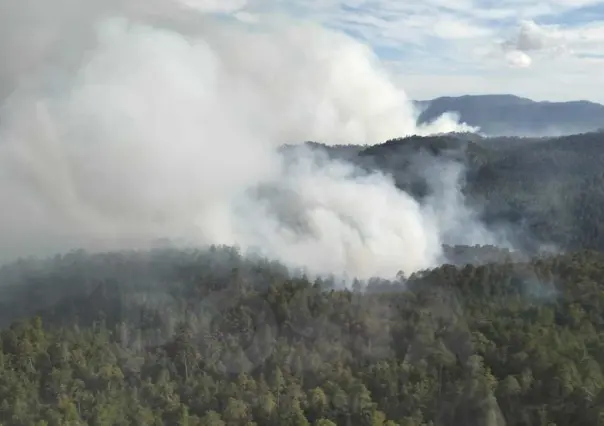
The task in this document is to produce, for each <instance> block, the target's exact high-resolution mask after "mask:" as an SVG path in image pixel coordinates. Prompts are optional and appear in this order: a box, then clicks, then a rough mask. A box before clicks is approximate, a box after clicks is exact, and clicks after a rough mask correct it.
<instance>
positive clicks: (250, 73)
mask: <svg viewBox="0 0 604 426" xmlns="http://www.w3.org/2000/svg"><path fill="white" fill-rule="evenodd" d="M0 40H2V42H1V44H0V55H2V56H3V57H10V58H11V59H12V60H10V61H3V62H2V64H0V78H1V80H0V89H1V92H2V95H3V96H4V97H3V98H2V99H3V100H2V106H1V110H0V112H1V126H0V205H2V209H1V210H0V235H2V240H1V241H0V258H1V259H2V260H4V261H6V260H10V259H12V258H15V257H18V256H25V255H30V254H34V255H39V254H48V253H51V252H54V251H62V250H69V249H72V248H75V247H83V248H86V249H89V250H105V249H116V248H132V247H141V248H144V247H147V246H149V245H151V244H153V243H154V241H156V240H158V239H162V238H168V239H170V240H172V241H176V242H180V243H193V244H200V243H215V244H237V245H239V246H241V247H242V248H244V249H253V250H259V251H260V252H261V253H263V254H266V255H268V256H270V257H273V258H276V259H278V260H281V261H283V262H285V263H286V264H288V265H291V266H296V267H298V266H306V267H307V268H308V269H309V271H310V272H313V273H336V274H348V275H354V276H358V277H361V278H364V277H368V276H372V275H382V276H393V275H394V274H396V272H398V271H399V270H401V269H402V270H403V271H405V272H407V273H409V272H412V271H414V270H417V269H421V268H426V267H429V266H431V265H433V264H434V263H435V262H437V261H438V259H439V256H440V245H441V243H442V240H443V238H444V237H445V236H446V235H451V233H452V228H454V227H455V223H458V222H459V223H466V222H468V221H472V220H473V219H472V216H471V214H470V213H469V212H468V211H467V210H465V209H464V207H463V197H461V196H460V194H459V188H458V186H457V185H458V179H457V175H455V176H453V177H454V178H453V179H451V177H452V176H451V175H450V174H448V173H446V174H443V176H442V177H439V175H438V174H437V172H436V171H435V172H434V173H436V174H435V175H433V176H432V178H431V179H432V181H434V182H436V184H435V185H434V186H435V188H436V190H437V191H436V192H435V194H438V193H439V192H440V193H442V194H449V195H447V197H446V198H438V197H435V199H434V202H432V203H429V204H425V205H420V204H418V202H417V201H415V200H414V199H413V198H411V197H410V196H409V195H407V194H405V193H403V192H400V191H398V190H396V188H395V186H394V185H393V183H392V181H391V180H390V179H389V178H388V177H387V176H382V175H380V174H371V175H367V174H362V173H360V172H359V171H358V170H355V169H354V168H353V167H352V166H350V165H347V164H344V163H337V162H333V161H328V160H326V159H325V158H320V157H319V156H318V154H316V153H313V152H311V151H307V150H303V149H301V150H298V151H297V156H296V158H295V160H294V161H291V158H290V159H289V160H288V161H285V160H284V158H283V157H282V156H281V155H280V154H278V153H277V148H278V147H279V146H280V145H281V144H283V143H297V142H301V141H304V140H317V141H322V142H325V143H353V144H365V143H377V142H381V141H384V140H386V139H388V138H392V137H398V136H404V135H409V134H429V133H434V132H447V131H464V130H468V128H467V127H465V126H461V125H459V124H457V123H456V122H455V120H453V119H452V118H451V117H441V118H440V119H439V120H437V121H436V122H435V123H432V124H430V125H427V126H423V127H417V126H416V124H415V120H416V112H415V111H414V110H413V108H412V106H411V103H410V102H409V100H408V99H407V97H406V95H405V93H404V91H402V90H401V89H400V88H398V87H396V86H395V85H394V84H393V83H392V81H391V79H390V78H389V76H388V73H387V72H386V71H385V70H384V69H383V68H381V67H380V64H379V61H378V60H377V59H376V58H375V57H374V56H373V54H372V53H371V50H370V49H369V48H367V47H366V46H364V45H362V44H359V43H358V42H356V41H354V40H352V39H350V38H348V37H346V36H344V35H342V34H339V33H335V32H332V31H329V30H326V29H323V28H320V27H317V26H314V25H311V24H306V23H304V24H302V23H292V22H288V23H287V25H284V24H281V25H279V24H265V25H264V26H262V27H250V26H244V25H243V24H241V23H233V22H229V21H225V20H224V19H219V18H214V17H212V16H211V15H208V14H204V13H201V12H199V11H196V12H195V11H192V10H186V9H183V6H178V5H176V4H172V3H161V2H156V3H152V2H149V3H140V4H139V3H134V2H123V3H122V2H120V6H119V7H118V6H117V2H106V1H105V2H100V1H93V0H89V1H80V2H75V1H71V0H61V1H58V2H53V4H52V5H51V4H50V2H44V1H42V0H27V1H22V2H9V1H8V0H2V6H1V9H0ZM443 200H446V201H447V204H446V206H443V205H442V203H443ZM443 207H445V210H443V209H442V208H443ZM443 218H444V219H443ZM464 221H465V222H464ZM466 225H467V223H466ZM464 226H465V225H464ZM481 238H482V237H481ZM475 242H481V241H475Z"/></svg>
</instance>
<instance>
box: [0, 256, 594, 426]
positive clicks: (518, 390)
mask: <svg viewBox="0 0 604 426" xmlns="http://www.w3.org/2000/svg"><path fill="white" fill-rule="evenodd" d="M11 277H12V279H13V280H17V281H19V282H20V287H18V288H17V289H15V288H13V290H14V291H13V293H12V295H11V296H9V295H8V293H7V292H6V290H5V294H4V297H3V300H4V301H5V304H4V306H3V309H2V312H3V314H4V315H8V313H11V312H12V313H13V314H17V313H18V312H17V311H18V310H19V309H22V308H23V307H24V306H25V305H26V304H25V300H29V301H30V304H31V305H30V307H31V308H32V309H34V308H37V310H38V314H39V317H33V316H32V317H30V318H29V319H24V320H22V321H18V322H14V323H13V324H12V325H11V326H10V327H8V328H6V329H5V330H4V331H3V332H2V334H1V339H0V341H1V351H0V371H1V374H0V400H1V401H2V403H0V419H1V421H2V424H5V425H43V424H49V425H65V424H70V425H79V424H81V425H88V424H90V425H130V424H138V425H164V424H168V425H214V426H215V425H252V424H256V425H308V424H314V425H323V426H326V425H333V424H336V425H460V424H463V425H503V424H507V425H571V424H573V425H574V424H581V425H598V424H601V421H602V416H603V415H604V402H603V401H604V391H603V387H604V376H603V373H602V368H603V366H604V339H603V337H602V336H603V333H602V332H603V331H604V329H603V327H604V316H603V312H604V311H603V308H604V288H603V287H602V282H603V280H604V256H603V255H602V254H599V253H595V252H586V251H582V252H578V253H575V254H572V255H564V256H556V257H550V258H542V259H536V260H533V261H531V262H526V263H519V262H516V263H513V262H511V261H509V260H508V261H505V260H503V259H502V262H499V263H491V264H486V265H482V266H471V265H467V266H464V267H454V266H451V265H444V266H442V267H440V268H437V269H435V270H432V271H425V272H421V273H417V274H414V275H413V276H411V277H409V278H408V279H406V278H404V277H400V279H399V280H397V281H383V280H375V281H373V282H370V283H369V285H368V287H367V288H366V291H364V292H359V291H354V290H342V289H341V288H340V289H338V288H337V287H336V288H333V287H334V285H336V284H337V283H334V282H330V281H329V280H308V279H306V278H304V277H297V278H296V277H293V276H290V274H288V273H287V272H286V270H285V269H284V268H282V267H280V266H279V265H277V264H274V263H268V262H264V261H251V260H245V259H244V258H242V257H241V256H239V255H238V254H237V253H236V251H233V250H232V249H226V248H224V249H223V248H216V249H213V250H212V251H190V252H182V251H157V252H151V253H121V254H111V255H86V254H84V253H74V254H71V255H67V256H64V257H60V258H56V259H55V260H54V261H52V262H51V263H49V264H42V263H36V262H23V263H22V264H20V265H18V266H17V265H13V266H12V267H10V268H4V269H3V270H2V278H3V280H4V282H7V281H10V279H11ZM151 277H154V279H152V280H150V278H151ZM354 287H357V286H353V288H354ZM59 289H60V291H61V292H62V294H63V295H68V294H69V295H71V296H70V297H65V298H64V300H62V301H61V302H60V303H58V304H55V305H54V306H52V307H50V306H47V303H46V302H48V297H49V296H51V295H52V294H54V293H55V292H56V291H59ZM19 293H20V296H19ZM17 301H19V303H20V304H21V308H20V307H19V306H17ZM36 304H37V306H36ZM28 314H33V311H32V312H29V313H28Z"/></svg>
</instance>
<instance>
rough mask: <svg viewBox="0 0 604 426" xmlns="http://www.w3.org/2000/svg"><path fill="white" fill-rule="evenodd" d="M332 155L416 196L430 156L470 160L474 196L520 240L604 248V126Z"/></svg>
mask: <svg viewBox="0 0 604 426" xmlns="http://www.w3.org/2000/svg"><path fill="white" fill-rule="evenodd" d="M324 149H325V150H327V151H328V152H329V153H330V155H331V156H332V157H335V158H337V157H339V156H341V158H344V159H346V160H347V161H353V162H355V163H356V164H358V165H360V166H362V167H365V168H368V169H376V170H381V171H384V172H385V173H388V174H391V175H392V176H393V177H394V178H395V181H396V183H397V185H398V186H399V187H400V188H401V189H404V190H406V191H408V192H411V193H412V194H414V196H416V197H419V198H421V197H423V196H425V195H426V194H427V191H428V189H429V188H428V185H427V183H426V176H425V173H424V169H425V167H424V166H425V164H426V162H427V161H433V160H434V159H437V160H442V159H447V160H452V161H456V162H460V163H462V164H464V167H465V173H464V175H465V181H464V187H463V192H464V194H465V195H466V197H467V202H468V203H469V204H470V205H473V206H474V207H475V208H476V209H477V211H480V213H481V217H482V219H483V220H484V221H485V222H486V223H488V224H491V225H493V226H497V225H504V226H506V227H508V228H509V229H510V230H511V231H512V232H511V234H510V236H511V238H513V239H514V240H515V243H516V245H517V246H518V247H523V248H527V249H530V250H532V249H535V245H543V244H551V245H555V246H557V247H558V248H560V249H562V250H579V249H594V250H604V228H603V225H604V222H603V221H602V218H603V217H604V171H603V170H602V164H604V133H603V132H593V133H584V134H578V135H572V136H565V137H559V138H511V137H501V138H482V137H480V136H477V135H472V134H451V135H443V136H429V137H410V138H401V139H394V140H391V141H387V142H386V143H384V144H380V145H375V146H370V147H365V148H359V147H357V148H356V152H354V155H353V154H351V149H352V148H349V147H335V148H333V147H330V148H328V147H325V148H324Z"/></svg>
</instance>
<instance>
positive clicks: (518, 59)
mask: <svg viewBox="0 0 604 426" xmlns="http://www.w3.org/2000/svg"><path fill="white" fill-rule="evenodd" d="M505 59H506V61H507V63H508V64H509V65H510V66H511V67H514V68H526V67H530V66H531V64H532V62H533V60H532V59H531V57H530V56H529V55H527V54H526V53H524V52H523V51H521V50H511V51H509V52H507V53H506V56H505Z"/></svg>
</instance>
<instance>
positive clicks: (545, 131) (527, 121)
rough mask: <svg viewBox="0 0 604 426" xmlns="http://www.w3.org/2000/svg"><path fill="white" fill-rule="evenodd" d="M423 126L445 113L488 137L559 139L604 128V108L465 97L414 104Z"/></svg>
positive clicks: (511, 98) (503, 97)
mask: <svg viewBox="0 0 604 426" xmlns="http://www.w3.org/2000/svg"><path fill="white" fill-rule="evenodd" d="M416 105H417V106H418V107H419V108H420V110H421V111H422V112H421V114H420V116H419V119H418V122H419V123H426V122H430V121H432V120H434V119H436V118H437V117H438V116H440V115H441V114H443V113H445V112H457V113H459V115H460V120H461V121H463V122H466V123H468V124H470V125H472V126H479V127H480V128H481V131H482V132H483V133H485V134H487V135H489V136H503V135H507V136H538V137H540V136H561V135H568V134H574V133H584V132H590V131H594V130H597V129H600V128H602V127H604V105H600V104H597V103H594V102H588V101H572V102H535V101H532V100H530V99H527V98H521V97H517V96H513V95H466V96H459V97H440V98H436V99H432V100H428V101H417V102H416Z"/></svg>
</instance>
